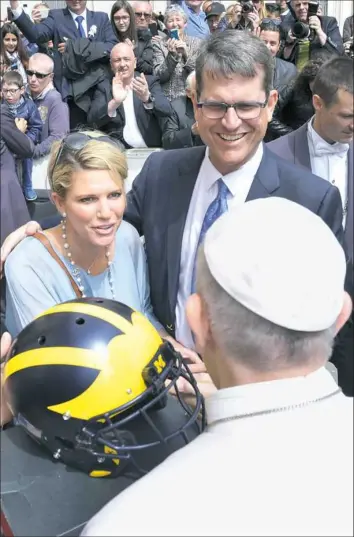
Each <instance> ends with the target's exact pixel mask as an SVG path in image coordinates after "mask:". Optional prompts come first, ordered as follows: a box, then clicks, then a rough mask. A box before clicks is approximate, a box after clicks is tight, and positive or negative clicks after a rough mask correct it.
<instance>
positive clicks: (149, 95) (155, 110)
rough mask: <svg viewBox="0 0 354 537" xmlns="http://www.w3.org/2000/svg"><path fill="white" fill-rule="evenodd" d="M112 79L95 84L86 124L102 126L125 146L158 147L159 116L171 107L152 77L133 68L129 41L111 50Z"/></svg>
mask: <svg viewBox="0 0 354 537" xmlns="http://www.w3.org/2000/svg"><path fill="white" fill-rule="evenodd" d="M111 68H112V71H113V74H114V77H113V80H110V78H109V76H107V77H106V79H105V80H104V81H103V82H102V83H100V84H98V86H97V87H96V90H95V93H94V95H93V98H92V106H91V109H90V111H89V113H88V115H87V120H88V124H89V126H91V127H93V128H96V129H100V130H103V131H104V132H107V133H108V134H110V135H111V136H113V137H114V138H116V139H118V140H119V141H120V142H122V143H123V144H124V146H125V147H127V148H131V147H135V148H142V147H161V130H160V126H159V118H161V117H166V116H170V115H171V114H172V113H173V110H172V107H171V105H170V103H169V101H168V100H167V98H166V97H165V95H164V94H163V92H162V89H161V86H160V83H159V81H158V79H157V78H156V77H153V76H149V75H146V77H145V75H144V74H140V73H136V72H135V68H136V58H135V57H134V52H133V49H132V47H131V45H128V44H126V43H118V45H116V46H115V47H114V48H113V50H112V52H111Z"/></svg>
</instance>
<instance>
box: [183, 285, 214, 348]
mask: <svg viewBox="0 0 354 537" xmlns="http://www.w3.org/2000/svg"><path fill="white" fill-rule="evenodd" d="M186 315H187V320H188V324H189V326H190V329H191V330H192V332H193V334H194V337H195V342H196V347H197V349H198V350H199V351H201V353H202V352H203V349H204V348H205V346H206V344H207V341H208V335H209V321H208V318H207V315H206V308H205V304H204V302H203V300H202V298H201V297H200V295H198V294H196V293H194V294H193V295H191V296H190V297H189V298H188V300H187V304H186Z"/></svg>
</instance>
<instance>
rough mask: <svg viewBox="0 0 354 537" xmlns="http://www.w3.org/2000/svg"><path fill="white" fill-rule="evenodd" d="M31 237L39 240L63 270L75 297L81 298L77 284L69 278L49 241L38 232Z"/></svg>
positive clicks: (68, 273) (66, 270)
mask: <svg viewBox="0 0 354 537" xmlns="http://www.w3.org/2000/svg"><path fill="white" fill-rule="evenodd" d="M33 237H34V238H35V239H37V240H39V241H40V242H41V243H42V244H43V246H44V247H45V248H46V249H47V250H48V252H49V253H50V255H51V256H52V258H53V259H55V261H56V262H57V263H58V265H59V266H60V267H61V268H62V269H63V271H64V272H65V274H66V275H67V277H68V278H69V280H70V283H71V286H72V288H73V289H74V291H75V294H76V296H77V297H78V298H82V293H81V291H80V289H79V287H78V285H77V283H76V282H75V280H74V278H73V277H72V276H71V274H70V272H69V271H68V269H67V268H66V266H65V265H64V263H63V262H62V260H61V259H60V257H59V256H58V255H57V254H56V252H55V250H54V248H53V246H52V245H51V244H50V241H49V239H48V238H47V237H46V236H45V235H44V233H38V232H37V233H35V234H34V235H33Z"/></svg>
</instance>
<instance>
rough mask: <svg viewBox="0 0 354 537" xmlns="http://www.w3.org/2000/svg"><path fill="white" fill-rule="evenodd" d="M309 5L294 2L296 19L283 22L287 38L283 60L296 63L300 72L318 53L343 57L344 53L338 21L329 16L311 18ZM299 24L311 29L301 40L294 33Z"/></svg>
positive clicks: (292, 6)
mask: <svg viewBox="0 0 354 537" xmlns="http://www.w3.org/2000/svg"><path fill="white" fill-rule="evenodd" d="M308 4H309V3H308V2H298V1H297V0H292V1H291V2H290V7H291V10H292V14H293V15H294V19H287V20H283V22H282V28H283V31H284V33H285V34H286V36H287V37H286V43H285V47H284V49H283V59H284V60H287V61H290V62H292V63H294V64H295V65H296V66H297V68H298V70H299V71H301V69H302V68H303V67H304V65H305V64H306V63H307V62H308V61H309V60H314V59H316V58H317V54H318V52H321V51H323V50H325V51H327V52H329V53H331V54H339V55H341V54H343V51H344V48H343V40H342V37H341V35H340V31H339V27H338V22H337V19H335V17H327V16H320V17H318V16H317V15H310V16H309V6H308ZM298 22H301V23H303V24H305V25H307V26H308V28H309V33H308V35H307V36H304V38H301V39H299V38H297V37H295V35H294V33H293V31H294V25H295V23H298Z"/></svg>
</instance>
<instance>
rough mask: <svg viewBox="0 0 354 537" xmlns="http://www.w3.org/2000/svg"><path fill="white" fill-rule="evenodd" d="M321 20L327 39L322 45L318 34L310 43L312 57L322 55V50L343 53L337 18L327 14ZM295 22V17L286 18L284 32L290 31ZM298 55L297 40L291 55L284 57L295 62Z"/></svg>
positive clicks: (328, 52)
mask: <svg viewBox="0 0 354 537" xmlns="http://www.w3.org/2000/svg"><path fill="white" fill-rule="evenodd" d="M319 18H320V20H321V27H322V30H323V31H324V33H325V34H326V35H327V41H326V43H325V44H324V46H322V45H321V44H320V42H319V39H318V37H317V36H316V37H315V39H314V40H313V41H311V43H310V59H311V60H312V59H315V58H316V56H317V55H321V53H322V52H325V53H326V54H327V55H328V54H343V52H344V47H343V40H342V37H341V35H340V30H339V26H338V22H337V19H336V18H335V17H327V16H321V17H319ZM294 23H295V20H294V19H290V18H288V19H284V21H283V22H282V28H283V30H284V33H285V34H287V33H288V31H289V30H290V29H291V28H292V27H293V25H294ZM296 57H297V43H296V42H295V45H294V47H293V50H292V52H291V54H290V56H289V57H286V58H285V56H284V59H285V60H287V61H291V62H293V63H295V62H296Z"/></svg>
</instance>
